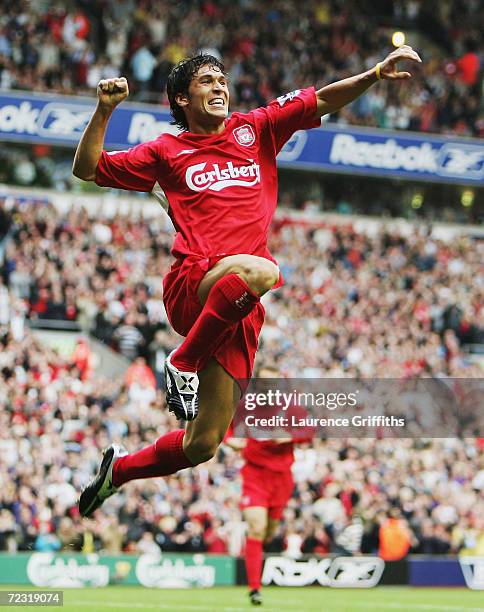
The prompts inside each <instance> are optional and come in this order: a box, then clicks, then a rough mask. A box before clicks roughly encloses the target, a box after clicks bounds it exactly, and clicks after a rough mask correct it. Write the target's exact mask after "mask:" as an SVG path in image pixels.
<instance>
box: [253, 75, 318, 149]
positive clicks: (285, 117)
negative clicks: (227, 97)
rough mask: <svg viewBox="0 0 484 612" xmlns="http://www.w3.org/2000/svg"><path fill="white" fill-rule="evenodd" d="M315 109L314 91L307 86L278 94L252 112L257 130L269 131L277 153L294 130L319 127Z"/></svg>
mask: <svg viewBox="0 0 484 612" xmlns="http://www.w3.org/2000/svg"><path fill="white" fill-rule="evenodd" d="M316 109H317V101H316V91H315V89H314V87H308V88H307V89H296V90H295V91H291V92H290V93H287V94H285V95H283V96H279V98H277V99H276V100H273V101H272V102H270V103H269V104H268V106H266V107H265V108H258V109H256V110H255V111H252V112H253V114H254V118H255V120H256V123H257V124H258V128H259V130H261V131H264V130H269V132H270V133H271V135H272V139H273V142H274V146H275V150H276V155H277V154H278V153H279V151H280V150H281V149H282V147H283V146H284V145H285V144H286V142H287V141H288V140H289V138H291V136H292V135H293V134H294V132H297V131H298V130H308V129H310V128H315V127H320V125H321V119H320V118H318V117H316Z"/></svg>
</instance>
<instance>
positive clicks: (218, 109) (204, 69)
mask: <svg viewBox="0 0 484 612" xmlns="http://www.w3.org/2000/svg"><path fill="white" fill-rule="evenodd" d="M183 101H184V102H185V104H183V109H184V111H185V114H186V116H187V119H188V122H189V123H196V124H198V125H209V126H212V125H220V124H223V121H224V119H226V117H227V116H228V114H229V87H228V83H227V78H226V76H225V75H224V73H223V72H222V71H221V70H220V69H219V68H217V67H216V66H201V67H200V68H199V70H198V72H197V73H196V74H195V75H194V76H193V78H192V81H191V83H190V86H189V88H188V97H187V98H184V99H183ZM178 103H179V104H180V102H178Z"/></svg>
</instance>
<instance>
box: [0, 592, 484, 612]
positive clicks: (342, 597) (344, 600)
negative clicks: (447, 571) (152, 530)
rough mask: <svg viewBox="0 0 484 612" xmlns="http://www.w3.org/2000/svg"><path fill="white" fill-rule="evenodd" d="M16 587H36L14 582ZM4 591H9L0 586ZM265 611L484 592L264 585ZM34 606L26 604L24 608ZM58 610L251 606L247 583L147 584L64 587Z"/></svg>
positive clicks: (355, 609)
mask: <svg viewBox="0 0 484 612" xmlns="http://www.w3.org/2000/svg"><path fill="white" fill-rule="evenodd" d="M15 588H16V589H17V590H37V589H33V588H32V587H25V586H22V587H15ZM0 590H2V591H6V590H8V587H7V586H4V585H2V586H0ZM263 596H264V605H263V606H262V607H261V608H255V609H259V610H260V611H261V612H306V611H307V612H369V611H373V612H410V611H413V610H415V611H422V612H461V611H462V612H466V611H467V612H469V611H470V612H484V595H483V593H482V592H478V591H470V590H467V589H438V588H434V589H422V588H411V587H408V588H405V587H378V588H375V589H329V588H324V587H309V588H298V587H293V588H281V587H266V588H265V589H263ZM25 608H30V609H32V608H31V606H23V607H22V609H25ZM40 609H41V610H45V611H48V610H50V611H56V610H57V612H60V611H62V612H101V611H102V610H111V611H112V612H113V611H114V612H117V611H119V612H122V611H123V610H140V611H144V610H147V611H149V610H168V611H169V612H184V611H186V612H216V611H219V610H220V611H221V612H222V611H224V612H246V611H247V610H251V609H253V608H252V606H250V605H249V603H248V599H247V591H246V589H244V588H243V587H216V588H211V589H190V590H177V589H145V588H143V587H126V586H120V587H107V588H101V589H66V590H64V606H63V607H62V608H60V607H53V606H42V607H41V608H40Z"/></svg>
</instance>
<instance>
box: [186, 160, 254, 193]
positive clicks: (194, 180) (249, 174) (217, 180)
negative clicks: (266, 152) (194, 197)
mask: <svg viewBox="0 0 484 612" xmlns="http://www.w3.org/2000/svg"><path fill="white" fill-rule="evenodd" d="M249 161H250V162H252V163H251V164H250V165H247V166H234V164H233V162H231V161H229V162H227V163H226V164H224V165H221V164H213V165H212V168H213V170H206V171H205V167H206V166H207V163H206V162H203V163H202V164H195V165H194V166H189V167H188V168H187V171H186V173H185V180H186V182H187V185H188V187H189V188H190V189H191V190H192V191H205V190H206V189H209V190H210V191H222V189H225V188H226V187H233V186H236V185H238V186H240V187H252V186H253V185H256V184H257V183H260V169H259V164H256V163H255V162H254V161H253V160H252V159H249Z"/></svg>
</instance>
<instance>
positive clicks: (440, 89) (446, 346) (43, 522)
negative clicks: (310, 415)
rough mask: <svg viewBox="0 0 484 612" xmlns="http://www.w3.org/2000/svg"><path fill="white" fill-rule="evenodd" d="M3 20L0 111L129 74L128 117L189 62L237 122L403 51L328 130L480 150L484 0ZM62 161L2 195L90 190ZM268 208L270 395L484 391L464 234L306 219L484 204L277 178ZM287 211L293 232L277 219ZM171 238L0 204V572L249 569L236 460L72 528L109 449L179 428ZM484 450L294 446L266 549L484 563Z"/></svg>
mask: <svg viewBox="0 0 484 612" xmlns="http://www.w3.org/2000/svg"><path fill="white" fill-rule="evenodd" d="M0 7H1V11H0V88H1V89H3V90H7V91H8V90H15V89H17V90H27V91H30V90H31V91H37V92H50V93H51V92H58V93H63V94H76V95H77V94H80V95H90V96H93V93H94V89H95V87H96V85H97V83H98V81H99V80H100V79H102V78H110V77H114V76H118V75H125V76H127V77H128V79H129V83H130V89H131V95H132V98H133V99H134V100H136V101H139V102H151V103H157V104H158V103H161V104H166V103H167V99H166V94H165V91H164V89H165V84H166V79H167V75H168V73H169V71H170V69H171V67H172V66H173V65H174V64H175V63H177V62H178V61H179V60H180V59H182V58H183V57H185V56H187V55H190V54H192V53H193V52H196V51H197V50H203V51H205V52H209V53H212V54H214V55H216V56H217V57H221V58H222V59H223V60H224V62H225V65H226V68H227V71H228V74H229V77H230V87H231V96H232V98H231V104H232V109H233V110H242V111H244V110H248V109H251V108H253V107H254V106H258V105H263V104H265V103H266V102H267V101H269V100H270V99H272V98H274V97H277V96H278V95H280V94H281V93H284V92H287V91H290V90H293V89H295V88H297V87H305V86H309V85H313V84H314V85H321V84H323V83H328V82H331V81H334V80H338V79H341V78H344V77H346V76H350V75H352V74H355V73H356V72H359V71H363V70H365V69H368V68H371V67H372V66H374V65H375V64H376V62H377V61H379V60H381V59H382V58H383V57H384V54H385V53H388V52H390V51H391V50H392V48H393V47H392V45H391V34H392V32H394V31H395V30H396V29H401V30H404V31H405V32H408V40H407V42H408V43H409V44H411V45H413V46H415V48H417V49H418V52H419V53H420V55H421V56H422V58H423V60H424V63H423V64H422V66H418V67H415V68H414V69H413V70H412V72H413V73H414V75H413V79H412V80H411V81H410V82H408V83H405V86H403V87H402V86H399V85H398V84H397V85H395V84H393V86H392V87H388V86H387V83H381V84H379V86H378V87H376V88H373V89H372V90H370V91H369V92H368V93H367V94H366V95H364V96H362V97H361V98H360V99H359V100H357V101H356V102H354V103H353V104H351V105H350V106H348V107H347V108H345V109H343V110H341V111H340V112H339V113H336V114H334V115H332V116H331V117H329V119H328V120H329V121H331V122H337V123H339V124H341V125H345V124H361V125H367V126H375V127H381V128H391V129H400V130H406V129H411V130H414V131H422V132H439V133H442V134H456V135H460V136H474V137H475V136H482V135H483V131H484V121H483V119H482V113H480V111H481V109H482V65H483V55H482V28H481V27H480V24H481V23H482V22H483V17H484V14H483V11H484V7H483V5H482V3H480V2H479V1H478V0H441V1H439V2H437V1H435V0H430V1H425V2H424V1H423V0H405V1H401V0H394V1H387V0H358V1H356V0H344V1H343V0H308V1H305V2H300V3H298V4H297V19H296V18H295V10H296V3H294V2H292V1H290V0H265V1H264V2H259V1H257V0H237V1H235V0H198V1H196V0H180V1H177V2H172V1H169V0H136V1H135V0H96V1H87V0H77V1H76V2H73V1H67V2H57V1H51V0H38V1H33V0H32V1H29V0H16V1H15V2H13V1H11V0H0ZM71 161H72V151H70V150H67V149H62V148H59V149H54V148H51V147H49V146H44V145H35V146H33V147H30V146H29V147H26V146H22V145H11V144H9V145H8V147H7V146H2V147H0V182H2V183H15V184H17V185H22V186H26V185H34V184H35V185H37V186H39V185H40V186H50V187H54V188H55V189H56V191H58V192H60V191H66V190H68V189H71V188H73V187H74V188H76V187H78V189H80V187H79V186H78V185H76V184H75V183H73V182H72V177H71V173H70V165H71ZM323 183H324V185H322V184H323ZM280 191H281V192H280V208H281V211H282V212H281V214H280V215H279V216H278V217H277V219H276V221H275V222H274V224H273V228H272V235H271V244H270V248H271V250H272V252H273V253H274V255H275V256H276V258H277V259H278V261H279V262H280V265H281V270H282V272H283V275H284V278H285V285H284V286H283V287H282V288H280V289H279V290H277V291H275V292H271V293H270V294H269V295H267V296H266V297H265V298H264V302H265V306H266V308H267V319H266V325H265V327H264V330H263V334H262V337H261V350H260V354H259V360H258V365H257V367H262V366H268V367H271V368H274V367H275V368H276V369H277V370H278V372H279V373H280V375H281V376H282V377H301V376H305V377H313V378H317V377H325V376H332V377H355V376H362V377H367V378H369V377H392V378H401V377H409V376H429V375H430V376H436V377H440V376H450V377H457V378H479V377H480V378H482V367H481V365H480V362H479V359H478V358H476V354H475V353H476V351H474V350H473V347H478V346H481V347H482V345H483V344H484V312H483V303H484V300H483V293H484V278H483V268H482V261H483V255H484V253H483V251H484V248H483V247H484V244H483V241H482V240H480V239H479V236H478V234H477V233H476V234H473V232H472V231H470V230H468V231H466V232H458V233H456V234H454V233H452V231H450V232H448V233H447V234H445V232H444V233H443V234H438V233H437V232H434V231H433V228H432V227H431V225H430V224H427V223H423V222H422V223H420V224H416V225H413V226H411V229H410V230H409V229H408V226H407V229H406V230H405V228H404V227H403V226H398V224H394V223H392V222H391V221H389V220H387V221H386V222H384V223H376V224H374V225H373V226H371V224H370V225H368V227H367V229H366V230H364V229H362V227H361V226H359V225H358V224H357V223H355V222H354V221H353V220H352V219H351V218H349V217H348V219H347V220H346V221H345V222H344V223H341V222H339V223H332V222H330V221H329V220H328V218H322V217H321V216H319V213H320V211H321V210H324V211H327V210H335V211H337V212H339V213H341V214H344V215H347V214H349V213H364V214H376V215H380V216H390V215H400V216H401V215H402V214H405V215H407V214H408V215H409V216H410V215H417V211H418V214H420V213H421V211H427V212H425V215H426V216H427V219H432V218H433V219H436V218H437V219H439V220H442V221H459V222H460V221H466V222H472V221H473V222H476V221H477V220H478V219H479V213H478V212H477V211H478V202H477V200H478V193H479V192H478V190H476V192H474V191H472V190H467V191H462V188H461V187H459V186H454V185H452V186H451V185H434V186H427V185H422V184H419V185H418V186H416V185H415V184H412V183H408V184H406V186H402V184H401V183H398V182H396V181H394V182H391V183H390V181H378V182H377V181H375V180H367V179H366V178H359V179H358V178H356V177H352V178H351V181H348V180H347V179H342V178H341V177H335V176H330V175H324V176H323V177H314V176H310V175H304V176H303V177H301V176H296V175H295V174H291V173H288V174H285V175H284V176H281V190H280ZM427 196H428V199H429V200H432V202H431V203H429V204H427V202H426V198H427ZM65 198H66V200H67V199H68V198H70V195H67V194H66V195H65ZM456 202H457V206H455V203H456ZM143 204H144V202H143V201H142V200H141V198H139V205H140V207H141V206H142V205H143ZM423 204H424V205H423ZM461 204H462V206H460V205H461ZM422 206H423V208H422ZM295 207H296V208H299V209H303V210H304V211H305V213H306V214H305V217H304V219H305V220H304V221H303V220H301V218H300V216H299V217H297V216H295V215H294V214H293V213H292V212H287V214H286V213H285V212H284V211H285V210H286V209H291V208H295ZM464 207H465V208H464ZM436 211H437V212H436ZM312 213H314V219H313V220H312V221H308V218H311V214H312ZM423 214H424V213H423V212H422V215H423ZM298 219H299V220H298ZM370 227H372V230H371V231H370V229H369V228H370ZM398 227H400V229H398ZM172 239H173V233H172V228H171V226H170V224H169V223H168V222H167V219H166V217H165V216H163V215H162V214H161V213H160V214H159V216H157V217H155V218H149V219H148V218H143V217H141V215H128V214H124V213H121V212H120V213H119V214H115V215H114V216H111V215H108V214H104V213H103V211H102V210H98V211H96V212H95V213H94V212H93V211H91V212H88V211H87V209H83V208H72V209H69V210H65V211H64V212H60V209H59V208H58V207H56V206H54V205H53V203H52V201H51V199H50V198H49V197H48V196H45V197H43V198H40V197H39V198H38V199H35V198H29V197H26V198H15V197H13V198H12V197H8V198H4V197H3V196H0V261H1V263H0V551H12V552H13V551H16V550H29V551H30V550H36V551H57V550H62V551H73V550H82V551H84V552H92V551H99V550H102V551H106V552H110V553H117V552H120V551H128V552H137V553H143V552H158V551H160V550H162V551H167V552H168V551H189V552H201V551H208V552H218V553H221V552H228V553H229V554H233V555H238V554H240V553H241V551H242V550H243V546H244V533H245V531H244V529H245V527H244V523H243V521H242V515H241V511H240V509H239V500H240V495H241V482H240V475H239V472H240V468H241V465H242V459H241V457H240V455H239V454H238V453H236V452H234V451H232V450H230V449H228V448H225V447H222V448H221V450H220V451H219V453H218V455H217V457H216V458H215V459H213V460H211V461H210V462H208V463H206V464H204V465H201V466H199V467H197V468H195V469H193V470H185V471H183V472H181V473H180V474H178V475H177V476H173V477H169V478H165V479H156V480H152V481H143V482H132V483H130V484H129V485H127V486H126V487H124V488H123V490H122V492H121V493H120V494H119V495H117V496H114V497H113V498H112V499H110V500H109V501H108V502H107V503H106V504H105V505H104V506H103V507H102V509H101V510H99V511H98V512H97V513H96V516H95V518H94V519H92V520H82V521H81V519H80V517H79V515H78V512H77V509H76V499H77V496H78V492H79V490H80V489H81V488H82V487H83V486H84V485H85V484H86V483H87V481H88V480H89V478H90V477H91V475H92V473H93V472H94V471H95V470H96V469H97V466H98V464H99V459H100V453H101V451H102V449H103V448H104V447H106V446H107V445H108V444H109V443H110V442H112V441H115V442H120V443H122V444H123V445H124V446H126V448H127V449H128V450H129V451H134V450H136V449H138V448H140V447H142V446H145V445H147V444H149V443H151V442H153V441H154V440H155V439H156V438H157V437H158V436H159V435H161V434H162V433H163V432H165V431H168V430H170V429H172V428H174V427H176V426H177V423H176V421H175V420H174V418H173V417H172V416H171V415H170V414H169V413H168V412H167V411H166V410H165V400H164V393H163V388H164V380H163V361H164V358H165V356H166V354H167V353H168V352H169V351H170V350H172V348H174V347H175V346H176V345H177V344H178V342H179V341H180V338H179V337H177V335H176V334H175V333H174V332H173V331H171V330H170V327H169V325H168V322H167V318H166V313H165V310H164V307H163V302H162V285H161V283H162V278H163V276H164V274H165V273H166V272H167V270H168V269H169V266H170V263H171V262H170V257H169V251H170V245H171V242H172ZM52 320H55V321H56V322H57V324H58V325H60V326H62V325H64V326H66V327H68V326H69V325H72V326H77V327H78V328H79V329H80V330H82V332H83V333H84V336H83V338H85V339H83V338H81V339H80V340H79V341H78V342H77V344H76V345H75V347H74V349H73V350H70V351H69V352H68V353H66V352H65V351H61V350H56V349H54V348H51V347H49V346H48V345H47V344H45V343H43V342H42V343H41V341H40V340H39V337H38V335H36V331H35V329H36V328H38V327H42V325H43V324H45V323H47V322H49V321H52ZM89 337H91V338H95V339H97V340H100V341H101V342H103V343H104V344H105V345H106V346H109V347H110V348H112V349H113V350H115V351H117V352H119V353H120V354H121V355H122V356H123V357H125V358H126V359H127V360H128V361H129V363H130V366H129V368H128V369H127V371H126V373H125V375H124V376H123V377H122V378H119V379H116V378H113V377H103V376H100V375H99V372H96V367H97V365H98V364H97V363H96V358H95V357H96V356H95V354H94V353H93V351H92V350H91V347H90V344H89V341H88V338H89ZM481 363H482V360H481ZM483 450H484V439H482V438H475V439H450V438H449V439H425V440H422V439H408V440H385V439H383V440H371V439H332V440H326V441H323V440H319V439H316V440H314V442H313V443H312V444H311V445H301V446H298V447H297V448H296V451H295V453H296V461H295V464H294V470H293V471H294V477H295V488H294V494H293V497H292V499H291V501H290V503H289V506H288V508H287V510H286V512H285V514H284V521H283V525H282V527H281V530H280V532H279V533H278V534H277V535H276V538H275V539H274V541H273V542H272V543H271V545H270V550H272V551H279V552H280V551H284V552H285V553H286V554H288V555H291V556H293V557H295V558H297V557H298V556H300V555H301V554H303V553H309V552H318V553H326V552H335V553H338V554H346V553H355V552H363V553H366V552H371V553H375V552H379V553H380V554H381V555H382V556H383V557H384V558H387V559H391V558H400V557H403V556H404V555H405V554H407V553H408V552H417V553H425V554H446V553H457V552H463V553H469V554H480V555H484V495H483V493H484V459H483V457H484V453H483Z"/></svg>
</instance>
